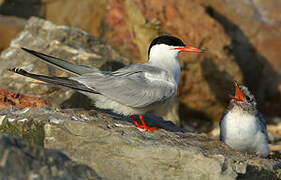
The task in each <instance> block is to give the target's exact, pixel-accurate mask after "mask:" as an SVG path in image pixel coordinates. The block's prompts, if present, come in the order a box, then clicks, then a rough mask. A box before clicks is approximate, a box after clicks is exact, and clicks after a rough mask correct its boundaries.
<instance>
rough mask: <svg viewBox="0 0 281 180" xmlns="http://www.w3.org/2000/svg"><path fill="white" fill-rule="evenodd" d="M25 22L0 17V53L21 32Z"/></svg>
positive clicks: (13, 18) (8, 17)
mask: <svg viewBox="0 0 281 180" xmlns="http://www.w3.org/2000/svg"><path fill="white" fill-rule="evenodd" d="M25 22H26V21H25V20H24V19H21V18H17V17H12V16H2V15H0V38H1V42H0V51H3V50H4V49H6V48H8V47H9V45H10V42H11V40H12V39H14V38H15V37H16V35H17V34H18V33H19V32H20V31H22V30H23V28H24V25H25Z"/></svg>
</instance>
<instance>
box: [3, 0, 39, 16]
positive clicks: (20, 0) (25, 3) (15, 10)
mask: <svg viewBox="0 0 281 180" xmlns="http://www.w3.org/2000/svg"><path fill="white" fill-rule="evenodd" d="M42 5H43V3H42V0H4V3H3V4H2V5H1V6H0V14H1V15H6V16H17V17H20V18H25V19H28V18H29V17H31V16H40V11H41V8H42Z"/></svg>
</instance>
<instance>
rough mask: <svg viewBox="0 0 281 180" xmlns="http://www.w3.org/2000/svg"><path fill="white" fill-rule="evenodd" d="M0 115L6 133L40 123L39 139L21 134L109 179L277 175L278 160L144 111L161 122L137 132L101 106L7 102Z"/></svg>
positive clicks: (279, 169) (153, 121)
mask: <svg viewBox="0 0 281 180" xmlns="http://www.w3.org/2000/svg"><path fill="white" fill-rule="evenodd" d="M0 118H1V119H2V121H1V122H2V124H1V127H6V128H1V129H0V131H1V132H3V131H4V130H5V133H10V134H13V133H14V129H17V127H19V126H23V127H25V128H26V129H28V128H30V127H32V125H30V124H35V126H34V127H38V128H39V129H37V131H38V132H42V127H43V132H44V135H43V136H41V137H43V138H40V140H39V141H38V139H37V137H38V136H40V135H38V136H33V137H30V138H27V139H26V138H25V137H26V134H28V131H23V133H22V136H21V137H23V138H24V139H26V140H28V141H29V142H33V144H34V143H35V142H36V143H37V144H38V143H39V144H41V145H44V147H46V148H56V149H58V150H60V151H62V152H63V153H65V154H66V155H67V156H69V157H70V158H71V159H73V160H75V161H77V162H79V163H83V164H87V165H88V166H90V167H92V168H93V169H95V171H96V172H97V174H99V175H100V176H102V177H105V178H108V179H200V180H202V179H224V180H225V179H255V180H257V179H278V178H281V175H280V173H281V162H280V159H279V160H274V159H271V158H267V159H262V158H259V157H256V156H254V155H245V154H241V153H238V152H235V151H233V150H231V149H230V148H229V147H228V146H226V145H224V144H223V143H221V142H219V141H216V140H212V139H210V138H208V137H206V136H205V135H204V134H196V133H190V132H186V130H184V129H180V128H178V127H176V126H174V125H173V124H171V123H169V122H166V121H163V120H162V119H159V118H156V117H154V116H149V115H147V116H145V120H146V121H147V123H148V124H150V125H156V126H158V127H160V129H159V130H157V131H153V132H144V131H140V130H138V129H137V128H136V127H135V126H134V125H133V123H132V122H131V121H130V120H129V118H126V117H121V116H119V115H116V114H112V113H107V112H102V111H100V110H91V111H81V110H73V109H72V110H56V109H53V108H25V109H18V108H13V107H9V108H6V109H2V110H1V111H0ZM28 124H29V125H28ZM38 124H40V126H38ZM13 127H14V128H13ZM34 127H33V131H35V132H36V128H34ZM30 139H37V140H33V141H31V140H30ZM273 158H274V157H273ZM279 158H280V157H279Z"/></svg>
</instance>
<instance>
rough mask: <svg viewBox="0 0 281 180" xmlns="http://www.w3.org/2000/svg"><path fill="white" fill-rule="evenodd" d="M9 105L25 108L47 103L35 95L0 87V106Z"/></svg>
mask: <svg viewBox="0 0 281 180" xmlns="http://www.w3.org/2000/svg"><path fill="white" fill-rule="evenodd" d="M11 105H13V106H19V107H22V108H25V107H42V106H47V103H46V101H45V100H43V99H40V98H37V97H31V96H25V95H22V94H18V93H14V92H11V91H7V90H4V89H0V108H3V107H6V106H11Z"/></svg>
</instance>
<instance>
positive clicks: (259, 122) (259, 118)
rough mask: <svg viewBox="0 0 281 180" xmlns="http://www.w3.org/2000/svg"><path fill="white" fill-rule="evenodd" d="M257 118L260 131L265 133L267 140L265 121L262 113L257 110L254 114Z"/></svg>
mask: <svg viewBox="0 0 281 180" xmlns="http://www.w3.org/2000/svg"><path fill="white" fill-rule="evenodd" d="M255 116H256V117H257V118H256V119H257V121H258V122H257V123H258V124H259V125H260V128H261V132H262V133H263V134H264V135H265V137H266V140H267V141H268V135H267V130H266V121H265V119H264V118H263V116H262V114H261V113H260V112H259V111H257V113H256V115H255Z"/></svg>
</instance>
